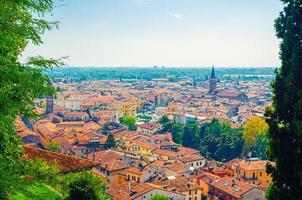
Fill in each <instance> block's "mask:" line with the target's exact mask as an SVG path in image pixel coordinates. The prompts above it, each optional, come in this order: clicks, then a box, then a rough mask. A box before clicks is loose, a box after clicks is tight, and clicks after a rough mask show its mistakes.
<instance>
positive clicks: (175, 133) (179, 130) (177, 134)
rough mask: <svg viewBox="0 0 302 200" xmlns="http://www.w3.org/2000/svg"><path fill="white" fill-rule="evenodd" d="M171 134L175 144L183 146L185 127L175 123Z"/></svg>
mask: <svg viewBox="0 0 302 200" xmlns="http://www.w3.org/2000/svg"><path fill="white" fill-rule="evenodd" d="M170 132H171V134H172V139H173V141H174V142H176V143H178V144H181V143H182V137H183V127H182V125H181V124H176V123H173V124H172V126H171V131H170Z"/></svg>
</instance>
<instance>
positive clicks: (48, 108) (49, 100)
mask: <svg viewBox="0 0 302 200" xmlns="http://www.w3.org/2000/svg"><path fill="white" fill-rule="evenodd" d="M48 87H52V83H49V84H48ZM52 112H53V95H47V96H46V114H49V113H52Z"/></svg>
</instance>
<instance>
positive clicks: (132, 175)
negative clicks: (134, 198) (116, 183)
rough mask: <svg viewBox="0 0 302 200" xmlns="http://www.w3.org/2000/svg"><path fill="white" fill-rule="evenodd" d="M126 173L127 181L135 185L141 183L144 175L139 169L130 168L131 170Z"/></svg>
mask: <svg viewBox="0 0 302 200" xmlns="http://www.w3.org/2000/svg"><path fill="white" fill-rule="evenodd" d="M125 171H126V176H127V180H128V181H129V182H133V183H140V182H141V175H142V173H141V172H140V170H139V169H138V168H136V167H130V168H128V169H126V170H125Z"/></svg>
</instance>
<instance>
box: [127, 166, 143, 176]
mask: <svg viewBox="0 0 302 200" xmlns="http://www.w3.org/2000/svg"><path fill="white" fill-rule="evenodd" d="M126 172H129V173H133V174H137V175H140V174H141V171H140V170H139V169H138V168H137V167H129V168H128V169H126Z"/></svg>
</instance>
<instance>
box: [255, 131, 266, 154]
mask: <svg viewBox="0 0 302 200" xmlns="http://www.w3.org/2000/svg"><path fill="white" fill-rule="evenodd" d="M267 146H268V134H260V135H257V137H256V145H255V148H254V149H255V155H256V156H257V157H258V158H260V159H262V160H267V155H266V150H267Z"/></svg>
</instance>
